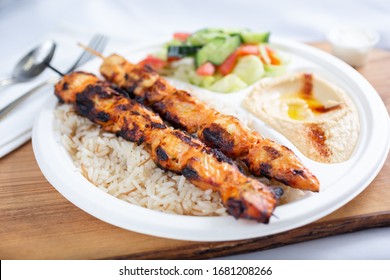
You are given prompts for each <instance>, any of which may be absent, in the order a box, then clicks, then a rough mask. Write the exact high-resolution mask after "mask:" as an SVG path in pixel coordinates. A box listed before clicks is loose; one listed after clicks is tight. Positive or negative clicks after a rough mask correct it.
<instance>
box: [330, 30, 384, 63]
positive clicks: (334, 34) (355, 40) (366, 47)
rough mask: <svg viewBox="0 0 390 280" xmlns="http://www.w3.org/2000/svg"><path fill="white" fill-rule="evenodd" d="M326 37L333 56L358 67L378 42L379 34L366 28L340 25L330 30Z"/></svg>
mask: <svg viewBox="0 0 390 280" xmlns="http://www.w3.org/2000/svg"><path fill="white" fill-rule="evenodd" d="M327 38H328V41H329V42H330V43H331V45H332V52H333V54H334V55H335V56H337V57H338V58H340V59H342V60H344V61H345V62H346V63H348V64H350V65H351V66H353V67H360V66H363V65H364V64H365V63H366V62H367V58H368V55H369V53H370V51H371V49H372V48H373V47H374V46H375V45H376V44H377V43H378V41H379V34H378V33H377V32H375V31H373V30H369V29H367V28H361V27H354V26H342V27H337V28H334V29H332V30H330V31H329V32H328V34H327Z"/></svg>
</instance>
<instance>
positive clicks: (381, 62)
mask: <svg viewBox="0 0 390 280" xmlns="http://www.w3.org/2000/svg"><path fill="white" fill-rule="evenodd" d="M314 45H315V46H316V47H319V48H322V49H324V50H326V51H329V46H328V45H326V44H314ZM389 69H390V52H387V51H383V50H375V51H374V52H373V53H372V55H371V57H370V60H369V63H368V64H367V65H366V66H364V67H363V68H361V69H359V72H360V73H361V74H362V75H363V76H364V77H365V78H366V79H367V80H368V81H369V82H370V83H371V84H372V85H373V86H374V87H375V89H376V90H377V91H378V93H379V94H380V96H381V97H382V99H383V101H384V103H385V105H386V107H387V110H388V111H390V71H389ZM0 225H1V226H0V240H1V242H0V259H200V258H211V257H218V256H225V255H232V254H237V253H245V252H252V251H258V250H263V249H267V248H273V247H278V246H283V245H286V244H291V243H296V242H300V241H306V240H311V239H316V238H321V237H324V236H329V235H335V234H340V233H345V232H350V231H355V230H360V229H365V228H370V227H380V226H389V225H390V160H389V158H387V160H386V162H385V165H384V167H383V169H382V170H381V172H380V173H379V175H378V176H377V177H376V179H375V180H374V181H373V182H372V183H371V184H370V186H369V187H368V188H367V189H366V190H365V191H363V192H362V193H361V194H360V195H359V196H357V197H356V198H355V199H353V200H352V201H351V202H349V203H348V204H346V205H345V206H344V207H342V208H340V209H339V210H337V211H335V212H334V213H332V214H330V215H328V216H326V217H325V218H323V219H321V220H319V221H316V222H314V223H312V224H309V225H306V226H304V227H301V228H297V229H294V230H290V231H287V232H284V233H280V234H276V235H272V236H267V237H262V238H254V239H248V240H242V241H231V242H189V241H179V240H171V239H164V238H157V237H152V236H148V235H143V234H138V233H135V232H131V231H127V230H123V229H121V228H118V227H115V226H112V225H109V224H107V223H105V222H102V221H100V220H98V219H96V218H94V217H92V216H91V215H89V214H87V213H85V212H83V211H82V210H80V209H79V208H77V207H76V206H74V205H73V204H71V203H70V202H68V201H67V200H66V199H65V198H64V197H62V195H61V194H59V193H58V192H57V191H56V190H55V188H54V187H52V186H51V185H50V184H49V183H48V182H47V181H46V179H45V178H44V177H43V175H42V173H41V171H40V170H39V167H38V165H37V163H36V161H35V158H34V155H33V152H32V147H31V141H30V142H28V143H26V144H25V145H23V146H22V147H20V148H19V149H17V150H16V151H14V152H12V153H11V154H9V155H7V156H5V157H4V158H3V159H0Z"/></svg>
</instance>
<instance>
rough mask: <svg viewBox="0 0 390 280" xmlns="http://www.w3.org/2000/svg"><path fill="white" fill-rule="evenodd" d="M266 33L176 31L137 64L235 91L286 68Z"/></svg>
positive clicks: (224, 30)
mask: <svg viewBox="0 0 390 280" xmlns="http://www.w3.org/2000/svg"><path fill="white" fill-rule="evenodd" d="M269 37H270V33H269V32H264V33H256V32H252V31H250V30H248V29H217V28H207V29H202V30H199V31H197V32H195V33H192V34H191V33H175V34H174V35H173V39H172V40H171V41H170V42H168V43H166V44H165V45H164V47H163V48H162V49H161V50H160V51H159V52H158V53H156V54H154V55H148V56H147V57H146V58H145V59H144V60H142V61H140V62H139V64H140V65H149V66H150V67H152V68H153V69H155V70H156V71H158V72H159V73H160V74H162V75H165V76H170V77H174V78H177V79H180V80H183V81H186V82H189V83H191V84H194V85H197V86H199V87H203V88H207V89H209V90H212V91H216V92H221V93H228V92H235V91H238V90H241V89H244V88H246V87H247V86H249V85H251V84H253V83H254V82H256V81H258V80H259V79H261V78H263V77H266V76H277V75H280V74H282V73H284V72H285V68H286V61H285V59H283V58H282V57H281V56H280V55H279V54H278V52H277V51H275V50H274V49H272V48H271V47H270V46H269V45H268V40H269Z"/></svg>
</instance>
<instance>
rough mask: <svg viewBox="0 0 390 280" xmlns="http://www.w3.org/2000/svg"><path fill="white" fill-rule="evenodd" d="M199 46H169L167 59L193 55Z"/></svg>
mask: <svg viewBox="0 0 390 280" xmlns="http://www.w3.org/2000/svg"><path fill="white" fill-rule="evenodd" d="M200 48H201V47H200V46H169V47H168V57H185V56H190V55H193V54H195V53H196V52H197V51H198V50H199V49H200Z"/></svg>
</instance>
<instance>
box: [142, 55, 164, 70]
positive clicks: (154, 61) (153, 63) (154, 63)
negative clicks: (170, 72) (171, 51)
mask: <svg viewBox="0 0 390 280" xmlns="http://www.w3.org/2000/svg"><path fill="white" fill-rule="evenodd" d="M138 65H140V66H145V65H149V67H152V68H153V69H154V70H159V69H161V68H164V67H165V66H167V62H166V61H165V60H162V59H160V58H158V57H154V56H152V55H148V56H147V57H146V58H145V59H144V60H141V61H140V62H138Z"/></svg>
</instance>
